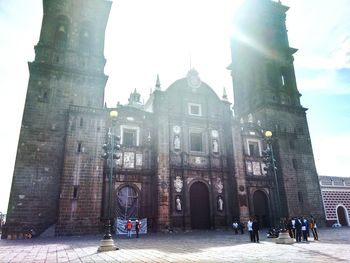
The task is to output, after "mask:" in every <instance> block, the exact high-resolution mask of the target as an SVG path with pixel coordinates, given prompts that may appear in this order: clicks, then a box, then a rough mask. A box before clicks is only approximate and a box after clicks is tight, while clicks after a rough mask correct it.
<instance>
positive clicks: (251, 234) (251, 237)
mask: <svg viewBox="0 0 350 263" xmlns="http://www.w3.org/2000/svg"><path fill="white" fill-rule="evenodd" d="M247 229H248V232H249V235H250V242H253V241H254V236H253V221H252V219H251V218H250V217H249V220H248V222H247Z"/></svg>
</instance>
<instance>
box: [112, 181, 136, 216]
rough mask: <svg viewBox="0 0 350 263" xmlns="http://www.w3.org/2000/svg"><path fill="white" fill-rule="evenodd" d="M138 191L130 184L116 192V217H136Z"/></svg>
mask: <svg viewBox="0 0 350 263" xmlns="http://www.w3.org/2000/svg"><path fill="white" fill-rule="evenodd" d="M138 205H139V202H138V193H137V191H136V190H135V188H134V187H132V186H124V187H122V188H121V189H119V191H118V193H117V205H116V207H117V211H116V212H117V217H119V218H122V219H124V220H126V219H129V218H138Z"/></svg>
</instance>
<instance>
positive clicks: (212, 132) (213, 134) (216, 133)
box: [211, 130, 219, 138]
mask: <svg viewBox="0 0 350 263" xmlns="http://www.w3.org/2000/svg"><path fill="white" fill-rule="evenodd" d="M211 136H213V137H214V138H217V137H218V136H219V133H218V131H217V130H212V131H211Z"/></svg>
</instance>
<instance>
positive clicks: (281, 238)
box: [275, 232, 294, 244]
mask: <svg viewBox="0 0 350 263" xmlns="http://www.w3.org/2000/svg"><path fill="white" fill-rule="evenodd" d="M275 241H276V244H293V243H294V239H293V238H291V237H290V236H289V234H288V232H280V233H279V235H278V238H276V239H275Z"/></svg>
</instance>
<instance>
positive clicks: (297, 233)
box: [295, 217, 302, 242]
mask: <svg viewBox="0 0 350 263" xmlns="http://www.w3.org/2000/svg"><path fill="white" fill-rule="evenodd" d="M301 227H302V221H301V219H300V217H299V218H297V219H295V241H296V242H301Z"/></svg>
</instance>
